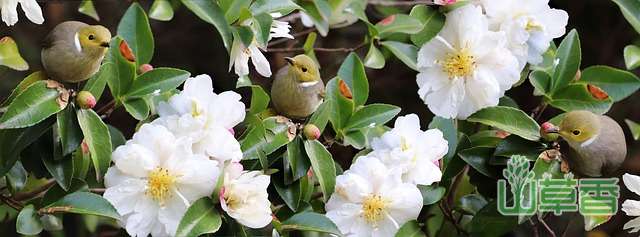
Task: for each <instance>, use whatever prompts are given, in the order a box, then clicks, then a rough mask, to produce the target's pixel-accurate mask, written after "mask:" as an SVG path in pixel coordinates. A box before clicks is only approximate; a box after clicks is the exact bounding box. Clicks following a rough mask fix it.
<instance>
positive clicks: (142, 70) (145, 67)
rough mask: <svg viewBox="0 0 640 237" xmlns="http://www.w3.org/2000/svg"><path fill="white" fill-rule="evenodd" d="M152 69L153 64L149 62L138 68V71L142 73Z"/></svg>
mask: <svg viewBox="0 0 640 237" xmlns="http://www.w3.org/2000/svg"><path fill="white" fill-rule="evenodd" d="M151 70H153V66H151V64H148V63H145V64H142V65H140V67H139V68H138V71H139V72H140V74H142V73H145V72H148V71H151Z"/></svg>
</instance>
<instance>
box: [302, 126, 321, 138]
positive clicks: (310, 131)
mask: <svg viewBox="0 0 640 237" xmlns="http://www.w3.org/2000/svg"><path fill="white" fill-rule="evenodd" d="M302 133H304V136H305V137H306V138H307V139H309V140H316V139H318V138H320V129H318V127H316V125H313V124H307V125H304V128H303V130H302Z"/></svg>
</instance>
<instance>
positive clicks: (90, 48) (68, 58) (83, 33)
mask: <svg viewBox="0 0 640 237" xmlns="http://www.w3.org/2000/svg"><path fill="white" fill-rule="evenodd" d="M110 41H111V32H109V30H108V29H107V28H105V27H104V26H100V25H87V24H85V23H82V22H78V21H65V22H63V23H60V24H58V25H57V26H56V27H55V28H53V30H52V31H51V32H50V33H49V35H47V37H46V38H45V40H44V42H43V47H42V52H41V57H42V65H43V66H44V69H45V71H46V72H47V75H48V76H49V78H51V79H53V80H56V81H60V82H70V83H75V82H81V81H84V80H87V79H89V78H90V77H91V76H93V75H94V74H96V72H98V70H99V69H100V63H102V59H104V55H105V54H106V53H107V49H108V48H109V42H110Z"/></svg>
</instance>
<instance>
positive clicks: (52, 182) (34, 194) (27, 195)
mask: <svg viewBox="0 0 640 237" xmlns="http://www.w3.org/2000/svg"><path fill="white" fill-rule="evenodd" d="M55 184H56V180H54V179H50V180H48V181H47V183H45V184H44V185H42V186H40V187H38V188H36V189H34V190H32V191H31V192H28V193H16V194H15V195H14V196H13V198H14V199H15V200H17V201H23V200H29V199H32V198H34V197H37V196H39V195H41V194H42V193H44V192H46V191H47V190H49V188H51V187H53V185H55Z"/></svg>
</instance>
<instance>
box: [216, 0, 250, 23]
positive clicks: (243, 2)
mask: <svg viewBox="0 0 640 237" xmlns="http://www.w3.org/2000/svg"><path fill="white" fill-rule="evenodd" d="M218 3H219V4H220V8H222V11H224V17H225V18H226V19H227V22H229V23H233V22H235V21H236V20H238V18H240V11H242V10H243V9H247V8H249V4H251V0H221V1H218Z"/></svg>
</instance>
